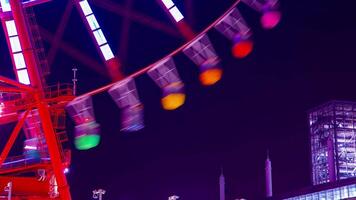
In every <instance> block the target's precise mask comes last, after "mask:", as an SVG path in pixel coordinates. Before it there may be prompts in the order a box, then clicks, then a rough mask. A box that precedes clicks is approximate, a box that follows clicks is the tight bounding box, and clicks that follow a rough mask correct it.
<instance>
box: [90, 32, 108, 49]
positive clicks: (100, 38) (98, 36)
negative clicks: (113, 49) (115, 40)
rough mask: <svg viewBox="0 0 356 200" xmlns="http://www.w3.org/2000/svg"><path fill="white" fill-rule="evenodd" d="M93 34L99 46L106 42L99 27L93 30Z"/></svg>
mask: <svg viewBox="0 0 356 200" xmlns="http://www.w3.org/2000/svg"><path fill="white" fill-rule="evenodd" d="M93 34H94V37H95V39H96V42H97V43H98V45H99V46H100V45H103V44H106V43H107V41H106V38H105V36H104V33H103V31H102V30H101V29H99V30H96V31H94V32H93Z"/></svg>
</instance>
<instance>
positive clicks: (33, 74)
mask: <svg viewBox="0 0 356 200" xmlns="http://www.w3.org/2000/svg"><path fill="white" fill-rule="evenodd" d="M21 2H22V1H21V0H10V6H11V10H12V12H13V16H14V20H15V24H16V28H17V29H18V33H19V38H20V43H21V45H22V48H23V53H24V57H25V61H26V64H27V68H28V71H29V75H30V80H31V84H32V85H33V86H35V87H36V88H38V89H40V90H39V91H38V93H36V96H35V98H36V101H37V104H38V112H39V115H40V119H41V122H42V123H41V124H42V126H43V132H44V135H45V139H46V143H47V146H48V151H49V155H50V159H51V164H52V168H53V172H54V175H55V177H56V180H57V183H58V190H59V195H60V198H61V199H63V200H71V195H70V191H69V186H68V183H67V178H66V176H65V174H64V172H63V167H62V163H61V154H60V149H59V146H58V143H57V138H56V135H55V133H54V130H53V125H52V121H51V116H50V113H49V107H48V104H47V103H45V102H43V101H42V100H43V99H42V98H43V92H44V91H43V87H42V83H41V78H40V76H39V72H38V68H37V63H36V60H35V56H34V51H33V48H32V47H31V43H30V36H29V33H28V30H27V24H26V20H25V17H24V13H23V10H22V5H21Z"/></svg>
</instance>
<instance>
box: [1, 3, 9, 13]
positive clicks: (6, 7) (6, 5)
mask: <svg viewBox="0 0 356 200" xmlns="http://www.w3.org/2000/svg"><path fill="white" fill-rule="evenodd" d="M0 3H1V8H2V11H3V12H7V11H11V7H10V3H9V0H0Z"/></svg>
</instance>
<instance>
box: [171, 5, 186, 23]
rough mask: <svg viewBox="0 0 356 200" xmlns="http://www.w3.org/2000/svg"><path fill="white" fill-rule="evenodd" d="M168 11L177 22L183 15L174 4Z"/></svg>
mask: <svg viewBox="0 0 356 200" xmlns="http://www.w3.org/2000/svg"><path fill="white" fill-rule="evenodd" d="M169 12H170V13H171V15H172V16H173V18H174V20H176V22H179V21H180V20H182V19H183V18H184V17H183V15H182V13H181V12H180V11H179V10H178V8H177V7H176V6H174V7H173V8H171V9H170V10H169Z"/></svg>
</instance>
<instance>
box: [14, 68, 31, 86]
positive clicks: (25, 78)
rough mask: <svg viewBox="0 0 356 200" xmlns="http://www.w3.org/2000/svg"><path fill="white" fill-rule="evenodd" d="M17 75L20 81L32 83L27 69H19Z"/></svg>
mask: <svg viewBox="0 0 356 200" xmlns="http://www.w3.org/2000/svg"><path fill="white" fill-rule="evenodd" d="M17 77H18V79H19V82H20V83H22V84H25V85H30V78H29V77H28V72H27V69H21V70H18V71H17Z"/></svg>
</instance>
